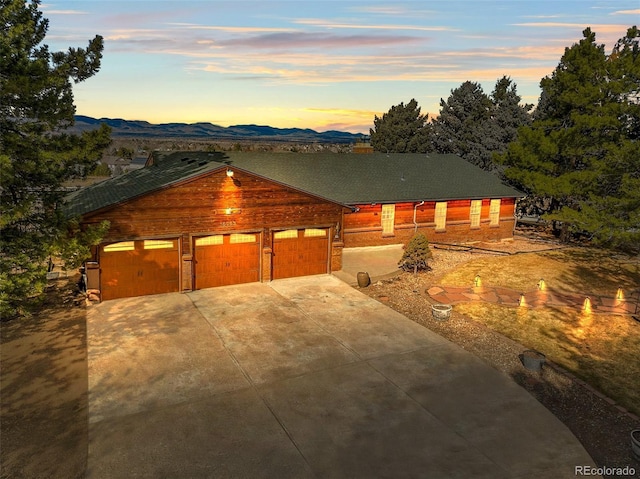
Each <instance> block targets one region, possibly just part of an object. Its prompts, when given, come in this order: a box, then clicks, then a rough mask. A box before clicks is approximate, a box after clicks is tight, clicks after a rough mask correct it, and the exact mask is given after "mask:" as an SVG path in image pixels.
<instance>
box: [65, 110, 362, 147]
mask: <svg viewBox="0 0 640 479" xmlns="http://www.w3.org/2000/svg"><path fill="white" fill-rule="evenodd" d="M75 120H76V122H75V125H74V126H73V127H71V128H70V129H69V131H72V132H82V131H87V130H94V129H96V128H97V127H98V126H99V125H100V124H101V123H106V124H107V125H109V126H110V127H111V129H112V134H111V135H112V136H113V137H117V138H124V137H130V138H131V137H136V138H154V139H162V138H193V139H203V140H204V139H210V140H262V141H287V142H311V143H353V142H355V141H356V140H358V139H360V138H362V136H363V135H362V134H354V133H347V132H344V131H336V130H331V131H325V132H322V133H319V132H317V131H314V130H310V129H301V128H274V127H271V126H260V125H233V126H229V127H223V126H218V125H214V124H212V123H192V124H187V123H162V124H159V125H155V124H153V123H149V122H147V121H131V120H122V119H119V118H100V119H96V118H91V117H90V116H82V115H76V117H75Z"/></svg>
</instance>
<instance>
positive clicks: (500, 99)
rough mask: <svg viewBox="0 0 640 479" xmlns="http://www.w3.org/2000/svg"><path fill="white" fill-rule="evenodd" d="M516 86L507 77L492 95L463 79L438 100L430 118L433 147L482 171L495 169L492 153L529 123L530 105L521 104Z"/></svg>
mask: <svg viewBox="0 0 640 479" xmlns="http://www.w3.org/2000/svg"><path fill="white" fill-rule="evenodd" d="M520 100H521V98H520V96H519V95H518V93H517V91H516V85H515V83H513V81H512V80H511V79H510V78H508V77H502V78H500V79H499V80H498V81H497V82H496V86H495V89H494V91H493V93H492V95H491V96H488V95H487V94H485V93H484V91H483V90H482V87H481V86H480V84H478V83H474V82H470V81H466V82H464V83H463V84H462V85H460V87H458V88H456V89H454V90H452V91H451V95H450V96H449V98H448V99H447V101H444V100H441V101H440V107H441V109H440V116H438V118H436V119H435V120H434V121H433V137H432V138H433V149H434V150H435V151H437V152H438V153H454V154H456V155H460V156H461V157H462V158H464V159H465V160H467V161H469V162H470V163H473V164H474V165H477V166H479V167H480V168H483V169H485V170H493V169H495V165H494V163H493V161H492V156H493V154H494V153H502V152H504V151H505V150H506V147H507V145H508V144H509V143H511V142H512V141H513V140H515V138H516V136H517V129H518V128H519V127H520V126H522V125H526V124H528V123H530V118H529V114H528V111H529V110H530V109H531V108H532V106H531V105H524V106H522V105H520Z"/></svg>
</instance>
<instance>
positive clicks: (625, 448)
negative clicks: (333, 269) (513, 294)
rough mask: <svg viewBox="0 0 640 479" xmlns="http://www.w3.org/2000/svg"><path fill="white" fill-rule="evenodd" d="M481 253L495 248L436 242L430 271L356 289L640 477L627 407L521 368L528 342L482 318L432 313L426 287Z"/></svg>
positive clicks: (510, 248) (518, 243)
mask: <svg viewBox="0 0 640 479" xmlns="http://www.w3.org/2000/svg"><path fill="white" fill-rule="evenodd" d="M476 246H479V247H482V248H486V249H491V250H494V251H496V250H498V251H503V252H509V253H515V252H526V251H540V250H545V249H550V248H561V246H560V245H554V244H552V243H548V242H546V241H545V242H531V241H528V240H525V239H517V240H515V241H513V242H504V243H489V244H486V245H484V244H478V245H476ZM484 254H498V253H491V252H488V251H483V250H475V251H473V252H472V251H471V250H465V249H461V248H455V247H452V248H447V247H445V246H439V247H438V248H437V249H435V251H434V258H433V260H432V261H431V263H430V264H431V267H432V270H431V271H428V272H424V273H421V274H418V275H413V274H411V273H402V274H400V275H399V276H397V277H395V278H391V279H388V280H383V281H378V282H376V283H374V284H372V285H371V286H370V287H368V288H362V289H360V291H361V292H363V293H365V294H367V295H369V296H370V297H372V298H374V299H377V300H378V301H380V302H382V303H384V304H386V305H388V306H390V307H391V308H393V309H395V310H396V311H398V312H400V313H402V314H404V315H405V316H407V317H408V318H410V319H412V320H413V321H415V322H417V323H419V324H421V325H423V326H425V327H427V328H429V329H431V330H432V331H434V332H436V333H438V334H440V335H441V336H443V337H445V338H447V339H448V340H450V341H452V342H454V343H456V344H457V345H459V346H461V347H462V348H464V349H466V350H468V351H470V352H472V353H474V354H475V355H477V356H479V357H480V358H482V359H483V360H484V361H486V362H487V363H489V364H490V365H491V366H493V367H494V368H495V369H497V370H499V371H502V372H504V373H506V374H508V375H510V376H511V377H512V378H513V379H514V381H516V383H518V384H519V385H520V386H522V387H523V388H525V389H526V390H527V391H528V392H529V393H531V394H532V395H533V396H534V397H535V398H536V399H537V400H538V401H539V402H540V403H542V404H543V405H544V406H545V407H546V408H547V409H549V411H551V412H552V413H553V414H554V415H555V416H556V417H557V418H558V419H560V420H561V421H562V422H563V423H564V424H565V425H566V426H567V427H568V428H569V429H570V430H571V431H572V432H573V434H574V435H575V436H576V437H577V438H578V439H579V440H580V442H581V443H582V444H583V446H584V447H585V449H586V450H587V452H588V453H589V454H590V455H591V457H592V458H593V460H594V461H595V462H596V464H597V465H598V466H600V467H624V466H627V465H629V466H631V467H633V468H635V470H636V474H637V475H636V476H633V477H640V461H638V460H637V459H636V458H635V457H634V456H633V454H632V451H631V444H630V442H631V439H630V433H631V431H632V430H633V429H637V428H640V421H638V420H637V418H634V417H633V416H631V415H628V414H627V413H626V411H625V410H623V409H622V410H621V408H620V407H619V406H617V405H615V404H611V401H610V400H608V399H607V398H606V397H604V396H603V395H601V394H599V393H598V392H597V391H595V390H593V389H592V388H590V387H589V386H587V385H585V384H584V383H582V382H581V381H579V380H577V379H575V378H573V377H571V375H568V374H566V372H565V371H563V370H561V369H560V368H558V367H554V366H553V365H547V366H545V367H544V368H543V369H542V371H541V372H532V371H529V370H527V369H525V368H524V367H523V365H522V363H521V361H520V359H519V355H520V354H521V353H522V352H523V351H524V350H525V349H527V348H526V347H524V346H522V345H521V344H518V343H516V342H514V341H512V340H510V339H509V338H507V337H505V336H502V335H501V334H499V333H496V332H495V331H492V330H491V329H489V328H488V327H486V326H485V325H483V324H480V323H478V322H475V321H472V320H471V319H469V318H468V317H465V316H463V315H462V314H459V313H456V312H455V311H453V313H452V314H451V318H450V319H449V320H447V321H437V320H435V319H433V317H432V314H431V304H432V300H431V299H430V298H429V297H428V296H427V295H426V294H425V291H426V290H427V289H428V288H430V287H431V286H436V285H438V284H439V280H440V278H441V277H442V276H443V275H444V274H445V273H447V272H448V271H451V270H452V269H453V268H455V267H457V266H460V265H463V264H464V263H466V262H468V261H471V260H473V259H477V258H478V257H479V255H484ZM605 477H608V476H605ZM612 477H613V476H612Z"/></svg>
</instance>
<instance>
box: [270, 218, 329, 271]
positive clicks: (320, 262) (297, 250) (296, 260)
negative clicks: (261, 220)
mask: <svg viewBox="0 0 640 479" xmlns="http://www.w3.org/2000/svg"><path fill="white" fill-rule="evenodd" d="M328 259H329V230H328V229H327V228H307V229H300V230H298V229H296V230H285V231H277V232H275V233H274V234H273V266H272V268H273V270H272V271H273V274H272V277H273V279H280V278H291V277H294V276H307V275H312V274H324V273H327V271H328Z"/></svg>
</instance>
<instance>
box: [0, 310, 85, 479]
mask: <svg viewBox="0 0 640 479" xmlns="http://www.w3.org/2000/svg"><path fill="white" fill-rule="evenodd" d="M0 357H1V361H2V369H1V374H0V384H1V390H2V393H1V408H0V416H1V419H0V424H1V436H2V467H1V471H2V472H1V476H2V477H3V478H5V477H6V478H9V477H11V478H17V477H30V478H36V477H51V478H65V479H67V478H75V477H84V475H85V469H86V464H87V446H88V403H87V386H88V369H87V323H86V309H85V308H84V307H83V306H73V305H71V304H69V303H67V304H59V305H56V306H54V307H53V308H49V309H45V310H43V311H42V312H40V313H38V314H36V315H34V316H32V317H29V318H22V319H16V320H13V321H11V322H8V323H2V325H1V345H0Z"/></svg>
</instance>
